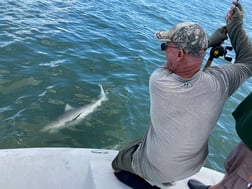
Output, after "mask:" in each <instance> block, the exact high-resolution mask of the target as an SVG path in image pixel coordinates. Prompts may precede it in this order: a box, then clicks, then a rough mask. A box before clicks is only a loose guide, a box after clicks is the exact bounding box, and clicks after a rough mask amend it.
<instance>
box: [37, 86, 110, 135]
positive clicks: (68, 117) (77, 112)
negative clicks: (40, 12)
mask: <svg viewBox="0 0 252 189" xmlns="http://www.w3.org/2000/svg"><path fill="white" fill-rule="evenodd" d="M99 86H100V90H101V92H100V98H99V99H98V100H96V101H95V102H93V103H90V104H88V105H85V106H81V107H79V108H73V107H71V106H70V105H68V104H67V105H66V106H65V113H64V114H62V115H61V116H59V117H58V118H57V120H55V121H53V122H51V123H50V124H48V125H47V126H45V127H44V128H43V129H42V130H41V131H42V132H49V133H54V132H57V131H58V130H60V129H63V128H66V127H70V126H74V125H76V124H78V123H80V122H81V121H82V120H83V119H84V118H85V117H86V116H88V115H89V114H91V113H93V112H94V111H95V110H96V109H97V108H98V107H99V106H101V104H102V102H103V101H106V100H107V99H108V98H107V96H106V94H105V92H104V89H103V87H102V85H100V84H99Z"/></svg>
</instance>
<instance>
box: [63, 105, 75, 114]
mask: <svg viewBox="0 0 252 189" xmlns="http://www.w3.org/2000/svg"><path fill="white" fill-rule="evenodd" d="M72 109H74V108H73V107H72V106H71V105H69V104H66V106H65V112H67V111H69V110H72Z"/></svg>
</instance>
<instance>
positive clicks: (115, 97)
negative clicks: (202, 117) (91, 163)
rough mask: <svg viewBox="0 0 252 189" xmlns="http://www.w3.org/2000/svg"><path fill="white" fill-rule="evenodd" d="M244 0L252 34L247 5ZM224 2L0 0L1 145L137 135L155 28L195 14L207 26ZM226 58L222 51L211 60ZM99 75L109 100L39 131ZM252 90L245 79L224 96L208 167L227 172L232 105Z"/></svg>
mask: <svg viewBox="0 0 252 189" xmlns="http://www.w3.org/2000/svg"><path fill="white" fill-rule="evenodd" d="M241 3H243V5H244V8H245V13H246V14H245V23H244V27H245V29H246V31H247V32H248V34H249V36H250V37H251V39H252V14H250V13H249V7H251V5H252V3H251V2H250V1H249V0H244V1H242V2H241ZM230 6H231V1H221V2H220V1H211V2H209V1H205V0H202V1H198V0H194V1H190V2H188V1H181V0H178V1H175V0H171V1H165V2H164V1H160V0H156V1H147V0H134V1H133V0H127V1H126V0H122V1H116V0H108V1H104V0H101V1H95V0H90V1H87V0H19V1H17V0H6V1H4V0H0V15H1V17H0V148H2V149H4V148H27V147H81V148H106V149H119V148H120V147H122V146H123V145H125V144H126V143H128V142H130V141H132V140H135V139H137V138H139V137H142V136H143V135H144V133H145V130H146V128H147V127H148V124H149V121H150V118H149V93H148V90H149V88H148V80H149V77H150V75H151V73H152V71H153V70H155V69H156V68H157V67H159V66H161V65H162V64H163V63H164V62H165V57H164V54H163V52H161V51H160V43H159V42H158V41H156V40H155V39H154V38H153V35H154V32H155V31H158V30H164V29H169V28H170V27H171V26H173V25H174V24H177V23H178V22H183V21H195V22H198V23H200V24H201V25H202V26H203V27H204V28H205V29H206V31H207V33H208V34H211V33H212V32H213V31H214V30H215V29H216V28H218V27H220V26H222V25H224V24H225V20H224V17H225V15H226V13H227V11H228V10H229V8H230ZM225 45H230V42H229V41H227V42H226V43H225ZM208 55H209V53H208V54H207V56H206V57H205V62H206V61H207V58H208ZM229 56H231V57H234V52H229ZM225 63H228V62H226V61H225V60H223V58H219V59H216V60H214V63H213V65H218V64H225ZM99 83H101V84H102V85H103V86H104V89H105V91H106V93H107V96H108V98H109V100H108V101H106V102H104V103H103V104H102V106H100V107H99V108H98V109H97V111H95V112H94V113H92V114H90V115H89V116H87V117H86V119H84V120H83V121H82V122H81V123H80V124H78V125H76V126H74V127H71V128H65V129H62V130H60V131H59V132H57V133H53V134H49V133H43V132H40V130H41V129H42V128H43V127H44V126H45V125H47V124H48V123H50V122H51V121H52V120H55V119H56V118H57V117H58V116H59V115H61V114H62V113H63V112H64V107H65V105H66V104H70V105H72V106H74V107H79V106H82V105H85V104H89V103H91V102H93V101H94V100H97V99H98V95H99V93H100V91H99V87H98V84H99ZM251 89H252V81H251V80H249V81H247V82H246V83H245V84H244V85H242V86H241V87H240V88H239V90H238V91H237V92H236V93H235V94H234V95H233V96H232V97H231V98H230V99H229V100H228V101H227V102H226V104H225V107H224V109H223V113H222V115H221V117H220V119H219V121H218V123H217V125H216V127H215V129H214V130H213V133H212V135H211V138H210V143H209V150H210V153H209V158H208V160H207V162H206V166H207V167H211V168H213V169H217V170H220V171H224V169H223V162H224V160H225V157H226V155H227V154H228V152H229V151H230V149H231V148H232V147H233V146H234V145H235V144H236V143H237V142H238V141H239V138H238V137H237V135H236V133H235V129H234V120H233V118H232V116H231V113H232V111H233V110H234V108H235V107H236V106H237V105H238V104H239V102H240V101H241V100H242V99H243V98H244V97H245V96H246V95H247V94H249V93H250V92H251Z"/></svg>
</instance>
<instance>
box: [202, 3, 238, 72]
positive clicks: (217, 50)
mask: <svg viewBox="0 0 252 189" xmlns="http://www.w3.org/2000/svg"><path fill="white" fill-rule="evenodd" d="M236 2H237V3H238V2H239V0H237V1H236ZM236 6H237V5H236ZM222 32H223V34H227V28H226V27H225V28H224V30H223V31H222ZM228 50H229V51H232V50H233V47H232V46H226V47H225V48H224V47H223V46H221V44H218V45H215V46H213V47H212V48H211V50H210V56H209V58H208V60H207V63H206V65H205V67H204V69H203V71H205V69H206V68H207V67H209V66H210V65H211V63H212V61H213V59H214V58H219V57H220V56H223V57H224V59H225V60H227V61H229V62H231V61H232V57H229V56H227V51H228Z"/></svg>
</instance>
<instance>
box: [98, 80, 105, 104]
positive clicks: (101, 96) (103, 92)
mask: <svg viewBox="0 0 252 189" xmlns="http://www.w3.org/2000/svg"><path fill="white" fill-rule="evenodd" d="M98 85H99V87H100V89H101V93H100V98H102V99H104V100H107V95H106V93H105V91H104V89H103V87H102V84H98Z"/></svg>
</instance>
